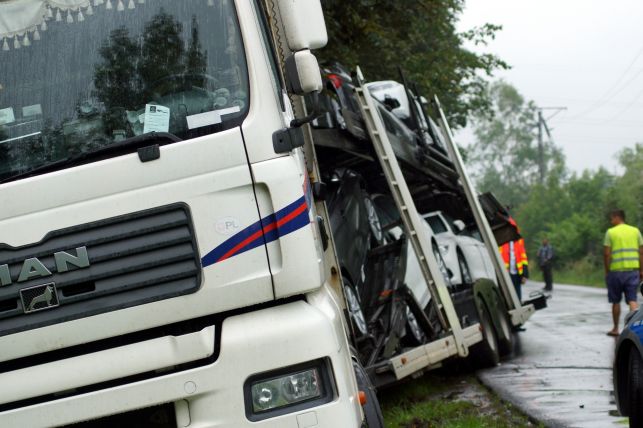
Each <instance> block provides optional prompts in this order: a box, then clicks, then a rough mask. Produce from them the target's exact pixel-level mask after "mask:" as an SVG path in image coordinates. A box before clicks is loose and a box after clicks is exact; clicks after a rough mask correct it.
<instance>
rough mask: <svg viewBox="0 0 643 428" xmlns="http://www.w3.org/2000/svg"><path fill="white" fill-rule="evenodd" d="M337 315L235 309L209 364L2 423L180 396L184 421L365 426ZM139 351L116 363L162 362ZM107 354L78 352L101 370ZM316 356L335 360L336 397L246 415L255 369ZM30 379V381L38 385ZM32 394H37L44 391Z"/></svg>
mask: <svg viewBox="0 0 643 428" xmlns="http://www.w3.org/2000/svg"><path fill="white" fill-rule="evenodd" d="M336 322H337V319H332V317H329V316H328V314H325V311H323V310H319V309H317V308H316V307H314V306H312V305H310V304H308V303H306V302H304V301H297V302H292V303H288V304H283V305H280V306H276V307H272V308H268V309H262V310H257V311H253V312H248V313H245V314H241V315H237V316H232V317H229V318H226V319H225V321H224V322H223V326H222V329H221V340H220V352H219V356H218V358H217V359H216V361H215V362H213V363H211V364H208V365H205V366H202V367H198V368H194V369H190V370H186V371H181V372H177V373H173V374H170V375H165V376H159V377H154V378H150V379H146V380H143V381H139V382H133V383H128V384H124V385H120V386H117V387H112V388H106V389H101V390H98V391H94V392H91V393H87V394H81V395H74V396H71V397H67V398H63V399H59V400H53V401H47V402H44V403H40V404H35V405H31V406H27V407H20V408H16V409H12V410H9V411H5V412H3V413H0V426H2V427H34V428H35V427H50V426H59V425H66V424H71V423H74V422H78V421H85V420H90V419H95V418H99V417H103V416H108V415H114V414H121V413H125V412H128V411H132V410H135V409H140V408H146V407H151V406H155V405H159V404H164V403H174V405H175V411H176V426H179V427H190V428H202V427H235V428H236V427H245V426H253V427H271V428H272V427H274V428H277V427H279V428H289V427H292V428H302V427H336V426H337V427H339V426H341V427H359V426H361V410H360V407H359V403H358V402H357V398H356V395H357V394H356V392H357V391H356V390H355V381H354V374H353V369H352V365H351V360H350V355H349V351H348V346H347V345H346V339H345V337H343V336H340V334H339V333H341V332H342V331H343V330H342V329H341V327H340V328H337V326H335V325H334V324H335V323H336ZM203 331H212V329H205V330H203ZM200 334H204V333H203V332H201V333H200ZM135 350H136V345H130V352H129V353H128V357H127V358H128V360H123V361H119V362H117V365H119V366H122V367H125V368H127V367H131V366H132V365H141V364H143V365H144V364H145V360H148V359H149V360H151V361H158V358H156V359H153V358H151V355H150V351H151V350H150V349H145V346H144V345H143V346H141V347H140V349H139V350H138V351H139V352H133V351H135ZM151 352H154V353H156V352H157V350H156V349H154V350H152V351H151ZM168 355H171V353H169V354H168ZM101 356H102V354H101V353H96V354H91V355H87V356H80V357H76V358H78V360H77V362H78V364H81V365H83V366H84V367H87V366H91V364H92V363H93V364H94V367H95V371H97V372H101V371H102V369H101V366H104V365H111V366H113V365H114V363H115V362H114V361H105V360H104V358H101ZM112 357H114V355H112ZM316 359H327V360H328V361H329V362H330V364H329V366H330V367H331V371H332V379H334V387H335V396H334V398H333V400H332V401H330V402H328V403H326V404H322V405H319V406H317V407H313V408H309V409H306V410H301V411H298V412H294V413H290V414H286V415H282V416H276V417H274V418H270V419H265V420H262V421H259V422H250V421H249V420H248V418H247V416H246V406H245V401H244V391H243V386H244V383H245V381H246V380H247V379H248V378H249V377H250V376H252V375H253V374H257V373H262V372H267V371H271V370H275V369H278V368H281V367H286V366H291V365H295V364H299V363H304V362H308V361H313V360H316ZM90 360H92V361H90ZM61 367H62V366H61ZM65 367H66V368H65V370H66V373H63V375H64V376H63V377H65V376H66V377H68V378H71V379H72V380H73V379H78V376H83V374H82V373H89V372H88V371H84V370H83V371H80V372H77V371H75V370H73V366H70V365H68V366H65ZM79 373H80V374H79ZM56 375H58V374H56V373H52V376H56ZM87 375H89V374H87ZM14 379H16V378H15V377H14ZM78 381H79V382H82V381H83V380H82V379H78ZM71 383H73V382H71ZM29 384H30V385H32V386H31V388H37V385H38V383H37V382H30V383H29ZM3 388H4V389H8V390H12V389H15V390H16V391H18V390H21V391H22V392H21V393H22V394H25V391H24V387H22V386H20V385H13V386H12V385H7V384H4V385H3ZM30 395H32V396H37V395H38V391H37V390H34V391H31V393H30ZM41 395H42V394H41ZM315 422H316V424H315Z"/></svg>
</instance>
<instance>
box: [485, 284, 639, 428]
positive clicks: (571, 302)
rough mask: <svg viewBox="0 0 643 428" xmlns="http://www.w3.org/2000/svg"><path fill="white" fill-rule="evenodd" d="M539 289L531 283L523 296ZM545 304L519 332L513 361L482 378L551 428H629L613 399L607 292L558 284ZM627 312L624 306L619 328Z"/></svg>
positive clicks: (499, 392)
mask: <svg viewBox="0 0 643 428" xmlns="http://www.w3.org/2000/svg"><path fill="white" fill-rule="evenodd" d="M541 288H542V284H539V283H529V284H527V286H526V287H525V290H524V291H523V296H528V295H529V292H530V291H533V290H539V289H541ZM525 291H526V292H525ZM640 301H641V299H640V296H639V303H640ZM547 304H548V308H546V309H543V310H541V311H538V312H536V313H535V314H534V315H533V316H532V317H531V319H530V320H529V321H528V322H527V324H526V325H525V327H526V329H527V330H526V331H524V332H520V333H518V335H517V340H516V343H515V351H514V356H513V357H512V358H510V359H507V360H506V361H503V362H502V363H501V364H500V365H499V366H498V367H496V368H493V369H488V370H483V371H481V372H479V373H478V375H479V377H480V379H481V380H482V382H483V383H484V384H486V385H487V386H488V387H490V388H491V389H493V390H494V391H495V392H496V393H498V394H499V395H500V396H501V397H502V398H503V399H505V400H507V401H510V402H511V403H513V404H514V405H516V406H518V407H519V408H520V409H521V410H523V411H524V412H525V413H527V414H528V415H530V416H532V417H533V418H535V419H537V420H539V421H542V422H544V423H545V424H546V425H548V426H552V427H601V428H604V427H615V426H620V427H623V426H627V425H623V424H624V423H625V424H626V422H624V421H626V419H625V418H623V417H621V416H618V413H617V410H616V404H615V402H614V396H613V389H614V388H613V385H612V362H613V356H614V345H615V339H614V338H612V337H608V336H607V335H606V334H605V333H606V332H607V331H608V330H609V329H610V328H611V325H612V324H611V312H610V310H611V308H610V305H609V304H608V303H607V297H606V290H605V289H599V288H590V287H580V286H569V285H558V284H556V285H554V294H553V296H552V298H551V299H549V300H548V301H547ZM625 313H627V310H626V308H625V304H624V303H623V307H622V313H621V328H622V323H623V316H624V315H625Z"/></svg>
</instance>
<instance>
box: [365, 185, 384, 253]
mask: <svg viewBox="0 0 643 428" xmlns="http://www.w3.org/2000/svg"><path fill="white" fill-rule="evenodd" d="M364 206H365V207H366V215H367V216H368V225H369V227H370V229H371V237H372V239H371V241H372V246H373V247H379V246H380V245H382V244H383V243H384V232H383V231H382V224H381V223H380V218H379V217H378V216H377V211H376V210H375V205H374V204H373V201H372V200H371V198H369V197H368V196H364Z"/></svg>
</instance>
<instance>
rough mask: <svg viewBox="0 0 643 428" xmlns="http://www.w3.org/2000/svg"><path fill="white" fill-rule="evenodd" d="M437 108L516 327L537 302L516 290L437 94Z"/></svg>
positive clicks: (434, 105) (522, 321)
mask: <svg viewBox="0 0 643 428" xmlns="http://www.w3.org/2000/svg"><path fill="white" fill-rule="evenodd" d="M433 107H434V108H435V112H436V115H437V119H438V125H439V126H440V130H441V131H442V134H443V135H444V139H445V143H446V146H447V151H448V153H449V156H450V157H451V160H452V161H453V164H454V166H455V168H456V171H457V172H458V176H459V177H460V181H461V184H462V187H463V189H464V193H465V195H466V197H467V201H468V202H469V206H470V207H471V210H472V211H473V216H474V218H475V221H476V224H477V226H478V229H479V230H480V234H481V235H482V240H483V241H484V244H485V246H486V248H487V251H488V252H489V254H490V255H491V260H492V262H493V265H494V268H495V270H496V275H497V276H498V282H499V286H500V289H501V290H502V293H503V295H504V298H505V302H506V304H507V308H508V310H509V315H510V317H511V323H512V324H513V325H514V326H518V325H522V324H524V323H525V322H526V321H527V320H528V319H529V317H531V315H532V314H533V313H534V312H535V308H534V305H533V304H526V305H524V306H523V304H522V303H521V302H520V300H519V299H518V294H517V293H516V290H515V288H514V286H513V283H512V282H511V278H510V277H509V272H507V269H506V268H505V263H504V262H503V260H502V258H501V256H500V252H499V251H498V243H497V241H496V238H495V236H494V235H493V233H492V231H491V226H490V225H489V222H488V221H487V217H486V216H485V215H484V212H483V210H482V206H481V205H480V201H479V200H478V193H477V192H476V190H475V188H474V186H473V183H472V182H471V179H470V178H469V176H468V174H467V171H466V169H465V168H464V162H463V160H462V156H461V155H460V150H459V149H458V147H457V145H456V144H455V142H454V139H453V134H452V132H451V128H450V127H449V123H448V122H447V120H446V117H445V115H444V111H443V110H442V106H441V105H440V101H439V100H438V97H437V96H434V98H433Z"/></svg>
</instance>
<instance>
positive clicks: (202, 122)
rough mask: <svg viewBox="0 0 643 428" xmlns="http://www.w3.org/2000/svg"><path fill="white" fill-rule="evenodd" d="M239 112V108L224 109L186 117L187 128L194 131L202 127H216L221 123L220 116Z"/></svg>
mask: <svg viewBox="0 0 643 428" xmlns="http://www.w3.org/2000/svg"><path fill="white" fill-rule="evenodd" d="M239 111H241V108H240V107H239V106H234V107H230V108H224V109H221V110H213V111H206V112H205V113H199V114H193V115H191V116H188V117H187V118H186V119H187V121H188V128H189V129H195V128H201V127H203V126H210V125H216V124H218V123H221V116H223V115H226V114H231V113H237V112H239Z"/></svg>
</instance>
